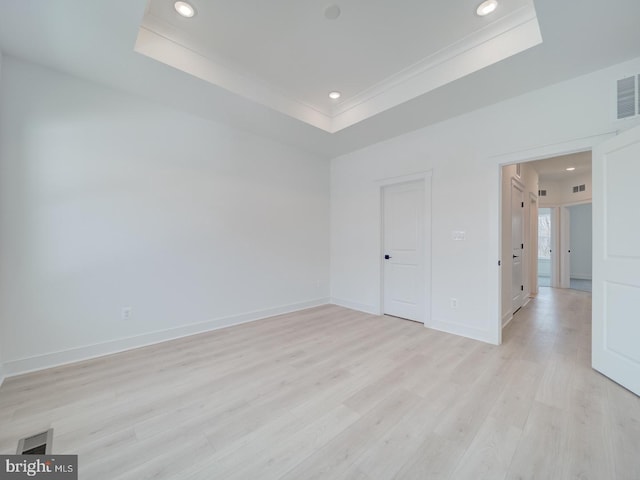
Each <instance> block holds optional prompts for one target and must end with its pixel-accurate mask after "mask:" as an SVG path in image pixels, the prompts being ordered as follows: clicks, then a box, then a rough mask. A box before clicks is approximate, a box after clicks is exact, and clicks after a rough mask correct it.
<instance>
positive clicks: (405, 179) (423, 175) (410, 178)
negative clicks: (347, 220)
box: [376, 170, 433, 327]
mask: <svg viewBox="0 0 640 480" xmlns="http://www.w3.org/2000/svg"><path fill="white" fill-rule="evenodd" d="M432 174H433V171H432V170H427V171H424V172H418V173H414V174H410V175H402V176H397V177H389V178H383V179H380V180H377V181H376V183H377V185H378V196H379V202H378V205H379V216H378V225H379V229H380V231H379V235H380V237H379V242H380V252H379V262H378V278H379V279H380V285H379V291H378V295H379V299H380V301H379V303H378V315H384V188H385V187H388V186H391V185H400V184H403V183H409V182H416V181H423V182H424V235H423V247H424V252H423V258H424V305H423V312H422V318H423V319H424V326H425V327H431V326H432V321H431V318H432V317H431V306H432V302H431V235H432V224H431V179H432Z"/></svg>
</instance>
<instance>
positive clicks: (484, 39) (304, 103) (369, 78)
mask: <svg viewBox="0 0 640 480" xmlns="http://www.w3.org/2000/svg"><path fill="white" fill-rule="evenodd" d="M173 3H174V2H173V1H172V0H150V1H149V3H148V6H147V9H146V11H145V14H144V18H143V19H142V23H141V26H140V31H139V34H138V38H137V41H136V46H135V49H136V51H137V52H139V53H142V54H144V55H147V56H149V57H151V58H154V59H156V60H158V61H161V62H163V63H166V64H167V65H170V66H172V67H175V68H177V69H180V70H182V71H184V72H186V73H189V74H191V75H194V76H196V77H198V78H200V79H202V80H205V81H207V82H210V83H212V84H215V85H218V86H220V87H222V88H224V89H227V90H229V91H231V92H234V93H236V94H238V95H242V96H244V97H246V98H248V99H250V100H252V101H256V102H258V103H260V104H262V105H265V106H268V107H270V108H273V109H275V110H278V111H280V112H282V113H284V114H286V115H289V116H292V117H294V118H296V119H298V120H301V121H303V122H306V123H308V124H310V125H313V126H315V127H318V128H321V129H323V130H325V131H327V132H330V133H333V132H336V131H339V130H342V129H344V128H346V127H349V126H351V125H353V124H355V123H358V122H360V121H362V120H364V119H366V118H369V117H371V116H374V115H376V114H378V113H380V112H382V111H384V110H387V109H389V108H392V107H394V106H396V105H398V104H401V103H404V102H406V101H408V100H411V99H412V98H415V97H417V96H419V95H422V94H424V93H426V92H428V91H431V90H434V89H435V88H438V87H440V86H442V85H445V84H447V83H449V82H452V81H454V80H457V79H459V78H461V77H463V76H465V75H468V74H470V73H472V72H474V71H477V70H480V69H482V68H484V67H487V66H488V65H491V64H493V63H496V62H498V61H500V60H503V59H505V58H507V57H509V56H512V55H515V54H517V53H520V52H522V51H523V50H526V49H528V48H530V47H532V46H535V45H538V44H540V43H541V41H542V38H541V34H540V29H539V26H538V20H537V17H536V12H535V8H534V6H533V2H532V0H502V1H501V2H500V3H499V6H498V8H497V10H496V11H495V12H494V13H492V14H491V15H488V16H486V17H480V16H478V15H476V13H475V10H476V7H477V5H478V4H479V3H480V1H479V0H462V1H456V2H451V1H450V0H433V1H428V2H425V1H422V0H395V1H393V2H391V1H388V0H341V1H340V2H339V3H337V4H330V3H325V2H317V1H312V0H302V1H301V0H271V1H269V2H265V1H264V0H243V1H237V0H191V1H190V3H191V4H192V5H193V6H194V7H195V9H196V12H197V14H196V15H195V16H194V17H192V18H184V17H182V16H180V15H178V13H177V12H176V10H175V9H174V8H173ZM328 8H329V9H332V12H333V13H334V15H327V14H326V13H327V9H328ZM338 12H339V13H340V14H339V16H338V17H337V18H327V17H328V16H330V17H335V14H336V13H338ZM336 90H337V91H340V92H341V93H342V96H341V97H340V98H339V99H338V100H332V99H330V98H329V96H328V93H329V92H330V91H336Z"/></svg>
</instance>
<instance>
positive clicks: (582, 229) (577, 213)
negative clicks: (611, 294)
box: [569, 203, 593, 280]
mask: <svg viewBox="0 0 640 480" xmlns="http://www.w3.org/2000/svg"><path fill="white" fill-rule="evenodd" d="M591 216H592V215H591V204H590V203H589V204H586V205H575V206H573V207H569V218H570V224H571V227H570V232H569V239H570V240H569V241H570V244H571V278H580V279H583V280H591V274H592V256H593V253H592V252H593V247H592V240H593V235H592V221H591Z"/></svg>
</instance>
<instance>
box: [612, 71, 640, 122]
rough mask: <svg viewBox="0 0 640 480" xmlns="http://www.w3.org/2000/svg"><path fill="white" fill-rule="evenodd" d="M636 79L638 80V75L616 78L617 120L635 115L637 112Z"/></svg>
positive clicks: (638, 97)
mask: <svg viewBox="0 0 640 480" xmlns="http://www.w3.org/2000/svg"><path fill="white" fill-rule="evenodd" d="M638 81H640V75H634V76H632V77H626V78H622V79H620V80H618V90H617V95H618V110H617V112H618V113H617V118H618V120H622V119H623V118H631V117H635V116H636V115H637V114H638V113H639V111H640V95H638Z"/></svg>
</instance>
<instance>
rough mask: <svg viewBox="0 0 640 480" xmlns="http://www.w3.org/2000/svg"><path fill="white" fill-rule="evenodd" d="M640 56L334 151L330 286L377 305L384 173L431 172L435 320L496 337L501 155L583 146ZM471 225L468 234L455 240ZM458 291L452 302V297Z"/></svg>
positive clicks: (609, 116) (543, 154)
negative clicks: (453, 304) (405, 131)
mask: <svg viewBox="0 0 640 480" xmlns="http://www.w3.org/2000/svg"><path fill="white" fill-rule="evenodd" d="M637 71H640V59H635V60H634V61H632V62H627V63H625V64H620V65H616V66H614V67H611V68H608V69H605V70H602V71H598V72H594V73H591V74H589V75H586V76H583V77H579V78H576V79H573V80H571V81H568V82H564V83H561V84H558V85H554V86H551V87H548V88H545V89H542V90H538V91H535V92H532V93H529V94H527V95H523V96H520V97H517V98H514V99H511V100H509V101H505V102H502V103H499V104H496V105H493V106H490V107H487V108H483V109H481V110H478V111H475V112H472V113H469V114H467V115H463V116H460V117H457V118H454V119H451V120H449V121H446V122H442V123H440V124H437V125H433V126H431V127H428V128H424V129H421V130H418V131H415V132H412V133H409V134H406V135H403V136H400V137H397V138H395V139H392V140H389V141H386V142H383V143H380V144H377V145H373V146H370V147H367V148H365V149H362V150H359V151H357V152H354V153H351V154H348V155H344V156H341V157H338V158H336V159H334V160H333V161H332V165H331V296H332V299H333V301H334V302H336V303H341V304H345V305H351V306H354V307H359V308H361V309H363V310H370V311H379V305H380V292H381V291H380V278H381V272H380V254H381V250H380V194H379V183H378V181H379V180H381V179H387V178H391V177H396V176H401V175H408V174H412V173H415V172H420V171H425V170H432V172H433V197H432V204H433V223H432V230H431V235H432V257H433V262H432V266H433V268H432V285H433V288H432V312H431V313H432V322H431V323H430V325H429V326H431V327H434V328H438V329H441V330H446V331H450V332H453V333H458V334H461V335H466V336H469V337H473V338H477V339H480V340H485V341H489V342H499V341H500V329H499V321H500V310H501V309H500V301H499V299H500V279H499V274H500V273H499V267H498V266H497V262H498V260H499V259H500V237H499V231H500V197H499V190H500V175H499V164H501V163H509V162H513V161H516V160H518V161H527V160H538V159H541V158H548V157H550V156H553V155H560V154H566V153H573V152H575V151H578V150H584V149H585V147H586V148H588V147H589V145H591V144H592V143H594V142H595V141H597V140H592V139H591V137H593V136H597V135H604V134H608V133H611V132H613V131H615V130H618V129H624V128H629V127H630V126H632V125H635V124H637V123H638V121H637V119H634V120H631V121H623V122H617V121H614V120H613V118H614V92H615V81H616V80H617V79H618V78H620V77H622V76H624V75H626V74H628V73H629V72H631V73H636V72H637ZM452 230H465V231H466V232H467V235H466V238H467V240H466V241H464V242H454V241H452V240H451V231H452ZM451 297H455V298H458V300H459V301H458V308H457V309H451V308H450V304H449V299H450V298H451Z"/></svg>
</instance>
